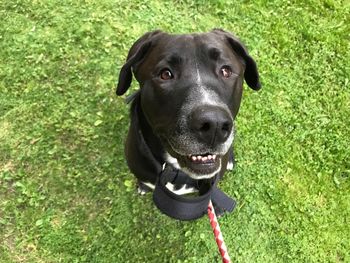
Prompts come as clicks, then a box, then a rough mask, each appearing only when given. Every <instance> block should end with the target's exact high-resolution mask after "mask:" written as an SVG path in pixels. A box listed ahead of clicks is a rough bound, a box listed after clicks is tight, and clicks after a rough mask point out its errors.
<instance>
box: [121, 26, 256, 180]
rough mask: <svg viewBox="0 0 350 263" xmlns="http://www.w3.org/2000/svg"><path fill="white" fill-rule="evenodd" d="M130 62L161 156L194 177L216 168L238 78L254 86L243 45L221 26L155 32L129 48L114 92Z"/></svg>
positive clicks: (227, 136) (238, 91)
mask: <svg viewBox="0 0 350 263" xmlns="http://www.w3.org/2000/svg"><path fill="white" fill-rule="evenodd" d="M128 63H130V65H127V64H128ZM130 67H132V69H133V71H134V75H135V77H136V79H137V80H138V82H139V83H140V86H141V108H142V111H143V113H144V115H145V117H146V119H147V121H148V123H149V124H150V126H151V127H152V130H153V133H154V134H156V135H157V136H158V137H159V139H160V141H161V142H162V144H163V147H164V150H165V152H166V155H167V157H168V158H171V159H172V161H173V162H174V160H176V162H177V164H178V165H179V166H180V167H181V169H182V170H184V171H185V172H187V173H188V174H189V175H190V176H191V177H193V178H195V179H203V178H209V177H212V176H214V175H215V174H216V173H218V172H219V171H220V170H221V166H222V157H223V156H224V155H226V153H227V152H228V150H229V148H230V147H231V145H232V141H233V137H234V136H233V135H234V127H233V126H234V122H233V121H234V119H235V116H236V114H237V113H238V109H239V105H240V101H241V96H242V85H243V78H244V77H245V79H246V81H247V82H248V84H249V85H250V86H251V87H252V88H254V89H259V88H260V83H259V76H258V73H257V70H256V65H255V62H254V60H253V59H252V58H251V57H250V56H249V55H248V53H247V52H246V50H245V48H244V47H243V45H242V44H241V43H240V42H239V41H238V40H237V39H236V38H234V37H233V36H232V35H230V34H228V33H226V32H224V31H221V30H214V31H212V32H209V33H205V34H185V35H169V34H166V33H162V32H159V31H155V32H151V33H148V34H146V35H145V36H143V37H142V38H141V39H139V40H138V41H137V42H136V43H135V44H134V46H133V47H132V48H131V50H130V52H129V56H128V60H127V63H126V64H125V65H124V67H123V69H122V71H121V75H120V78H119V83H118V88H117V94H118V95H121V94H123V93H124V92H125V91H126V89H127V88H128V86H129V85H130V82H131V78H130V75H131V72H129V73H128V72H126V73H125V72H124V73H123V70H124V71H128V70H129V71H130ZM123 74H124V76H123ZM174 158H175V159H174Z"/></svg>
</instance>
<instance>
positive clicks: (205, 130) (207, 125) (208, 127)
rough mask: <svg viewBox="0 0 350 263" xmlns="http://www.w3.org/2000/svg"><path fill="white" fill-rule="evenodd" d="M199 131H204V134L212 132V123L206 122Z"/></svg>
mask: <svg viewBox="0 0 350 263" xmlns="http://www.w3.org/2000/svg"><path fill="white" fill-rule="evenodd" d="M199 130H200V131H202V132H207V131H209V130H210V123H209V122H204V123H203V124H202V126H201V127H200V129H199Z"/></svg>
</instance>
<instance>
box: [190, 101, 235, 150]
mask: <svg viewBox="0 0 350 263" xmlns="http://www.w3.org/2000/svg"><path fill="white" fill-rule="evenodd" d="M190 127H191V129H192V131H193V132H194V133H195V134H196V136H197V138H198V139H199V140H201V141H203V142H205V143H207V144H208V145H209V146H214V145H217V144H219V143H223V142H225V141H226V140H227V138H228V137H229V136H230V134H231V130H232V119H231V117H230V115H229V113H228V112H227V111H225V110H224V109H222V108H220V107H216V106H201V107H198V108H196V109H194V110H193V111H192V113H191V115H190Z"/></svg>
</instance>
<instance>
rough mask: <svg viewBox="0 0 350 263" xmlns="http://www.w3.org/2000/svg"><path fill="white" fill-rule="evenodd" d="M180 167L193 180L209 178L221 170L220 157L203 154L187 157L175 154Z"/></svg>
mask: <svg viewBox="0 0 350 263" xmlns="http://www.w3.org/2000/svg"><path fill="white" fill-rule="evenodd" d="M174 157H175V158H176V159H177V161H178V163H179V165H180V167H181V168H182V169H183V170H184V171H185V172H186V173H187V174H188V175H189V176H190V177H192V178H194V179H205V178H211V177H213V176H214V175H215V174H216V173H218V172H219V171H220V169H221V157H222V156H221V155H217V154H212V153H205V154H191V155H187V156H183V155H179V154H175V156H174Z"/></svg>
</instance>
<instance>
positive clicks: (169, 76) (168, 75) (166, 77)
mask: <svg viewBox="0 0 350 263" xmlns="http://www.w3.org/2000/svg"><path fill="white" fill-rule="evenodd" d="M160 78H161V79H162V80H169V79H173V78H174V75H173V73H171V71H170V70H169V69H167V68H166V69H163V70H162V71H161V72H160Z"/></svg>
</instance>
